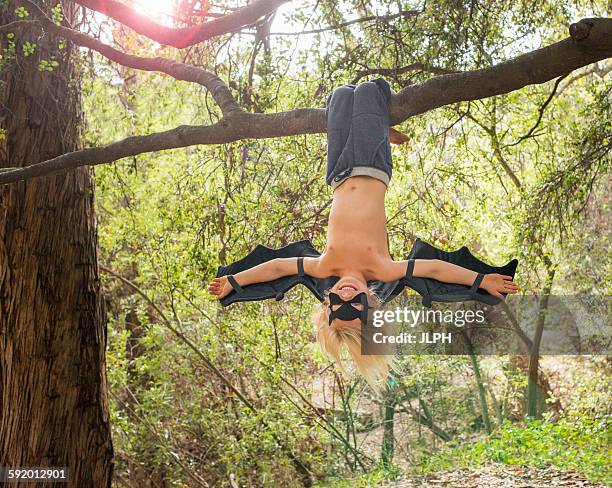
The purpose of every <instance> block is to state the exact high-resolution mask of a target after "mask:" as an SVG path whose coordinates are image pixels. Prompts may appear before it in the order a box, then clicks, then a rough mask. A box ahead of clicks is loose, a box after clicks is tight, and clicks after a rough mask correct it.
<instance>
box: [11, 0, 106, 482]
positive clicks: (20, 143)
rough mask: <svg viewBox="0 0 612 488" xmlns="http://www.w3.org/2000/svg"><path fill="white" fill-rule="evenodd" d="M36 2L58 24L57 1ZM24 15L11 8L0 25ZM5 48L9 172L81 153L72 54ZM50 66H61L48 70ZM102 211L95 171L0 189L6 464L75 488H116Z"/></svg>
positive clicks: (42, 47)
mask: <svg viewBox="0 0 612 488" xmlns="http://www.w3.org/2000/svg"><path fill="white" fill-rule="evenodd" d="M37 3H38V4H39V5H41V7H42V8H43V9H44V10H45V11H46V12H47V13H48V14H50V13H51V11H50V7H52V6H53V5H54V4H55V3H56V2H55V1H51V0H41V1H39V2H37ZM15 7H16V5H15V2H14V0H9V1H8V2H3V10H0V24H7V23H9V22H12V21H14V20H18V17H17V16H16V14H15ZM0 8H2V7H0ZM75 13H76V10H75V7H74V6H73V5H72V4H70V3H69V2H65V4H64V15H65V17H66V20H67V21H68V22H70V23H72V22H74V20H75V17H76V15H75ZM0 38H1V43H2V44H1V47H2V54H3V58H2V61H1V62H2V71H1V73H0V81H1V83H2V90H0V124H1V125H0V127H1V128H2V129H3V130H4V132H3V134H4V137H2V138H0V139H2V140H1V141H0V168H1V167H7V166H8V165H11V166H23V165H25V164H29V163H30V162H31V161H44V160H46V159H48V158H50V157H54V156H56V155H59V154H63V153H65V152H69V151H74V150H78V149H80V148H81V147H80V142H79V140H80V136H81V127H82V112H81V100H80V93H79V76H78V69H77V68H75V67H74V65H73V64H72V62H71V60H70V57H71V54H72V52H73V51H74V49H73V47H72V46H71V45H70V44H68V45H67V46H65V47H64V48H58V45H57V44H58V43H57V40H56V39H53V38H50V37H49V36H41V35H40V30H39V29H37V28H34V29H33V30H31V31H30V30H26V29H23V28H22V29H20V30H19V31H17V32H16V33H15V37H14V39H13V41H15V45H16V46H15V57H14V58H11V57H10V51H11V49H10V40H8V39H7V38H6V37H5V36H4V35H2V36H0ZM25 40H29V41H30V42H33V43H35V44H36V50H35V52H34V53H33V54H30V55H29V56H25V55H24V52H23V43H24V41H25ZM52 56H54V57H55V59H56V60H57V62H58V63H59V66H57V67H55V69H53V71H44V70H43V71H40V70H39V63H40V62H41V60H46V61H47V62H51V61H52V60H53V58H52ZM93 203H94V202H93V182H92V181H91V175H90V170H89V169H87V168H79V169H77V170H75V171H71V172H69V173H65V174H62V175H58V176H52V177H45V178H40V179H37V180H36V181H27V182H19V183H15V184H12V185H8V186H3V187H2V188H0V466H11V467H30V466H65V467H68V469H69V476H70V486H75V487H105V486H110V481H111V466H112V456H113V450H112V444H111V437H110V426H109V414H108V398H107V391H106V373H105V361H104V349H105V344H106V325H105V313H104V307H103V303H102V300H101V293H100V282H99V277H98V264H97V230H96V220H95V216H94V207H93ZM41 486H42V485H41ZM45 486H48V484H46V485H45Z"/></svg>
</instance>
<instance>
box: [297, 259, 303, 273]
mask: <svg viewBox="0 0 612 488" xmlns="http://www.w3.org/2000/svg"><path fill="white" fill-rule="evenodd" d="M297 269H298V275H300V276H304V256H300V257H298V258H297Z"/></svg>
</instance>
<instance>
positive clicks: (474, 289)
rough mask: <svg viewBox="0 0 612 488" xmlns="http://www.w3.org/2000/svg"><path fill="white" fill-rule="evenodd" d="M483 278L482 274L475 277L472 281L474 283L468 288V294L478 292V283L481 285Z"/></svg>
mask: <svg viewBox="0 0 612 488" xmlns="http://www.w3.org/2000/svg"><path fill="white" fill-rule="evenodd" d="M483 278H484V274H483V273H478V275H477V276H476V279H475V280H474V283H472V287H471V288H470V293H476V291H478V288H479V287H480V283H482V280H483Z"/></svg>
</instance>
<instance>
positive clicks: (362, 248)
mask: <svg viewBox="0 0 612 488" xmlns="http://www.w3.org/2000/svg"><path fill="white" fill-rule="evenodd" d="M386 190H387V187H386V186H385V184H384V183H383V182H381V181H380V180H377V179H375V178H370V177H368V176H354V177H352V178H348V179H347V180H346V181H344V182H343V183H342V184H341V185H340V186H339V187H337V188H336V189H335V190H334V198H333V203H332V208H331V211H330V214H329V224H328V234H327V245H326V247H325V251H324V253H323V254H322V255H321V257H320V258H319V263H318V265H319V266H318V267H319V270H320V271H322V272H323V274H327V273H329V275H332V276H334V275H335V276H343V275H345V274H347V272H348V273H350V272H355V271H359V272H360V274H361V273H363V277H364V278H365V279H366V280H375V279H381V276H380V275H381V271H382V270H383V269H385V267H386V266H388V265H389V264H390V262H391V261H392V257H391V255H390V254H389V248H388V242H387V218H386V213H385V192H386Z"/></svg>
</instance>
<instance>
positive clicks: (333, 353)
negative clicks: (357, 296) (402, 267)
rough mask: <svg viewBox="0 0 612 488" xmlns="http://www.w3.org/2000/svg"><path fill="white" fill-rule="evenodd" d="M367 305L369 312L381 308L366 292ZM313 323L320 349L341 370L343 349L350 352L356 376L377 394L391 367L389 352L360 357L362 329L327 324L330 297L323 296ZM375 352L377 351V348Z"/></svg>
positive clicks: (315, 311)
mask: <svg viewBox="0 0 612 488" xmlns="http://www.w3.org/2000/svg"><path fill="white" fill-rule="evenodd" d="M368 304H369V306H370V308H371V309H372V308H373V309H380V307H381V306H382V302H381V301H380V299H379V298H378V297H377V296H376V295H375V294H374V293H373V292H372V290H368ZM313 321H314V323H315V326H316V334H317V342H318V343H319V345H320V346H321V349H323V351H324V352H325V353H326V354H327V355H328V356H329V357H330V358H331V359H332V360H334V361H336V362H337V363H338V365H339V366H340V367H341V368H342V354H343V352H342V351H343V349H344V348H346V350H347V351H348V353H349V356H350V357H351V359H352V360H353V362H354V364H355V367H356V368H357V371H358V372H359V374H360V375H361V376H362V377H363V378H364V379H365V380H366V381H367V382H368V384H369V385H370V386H371V387H372V389H374V391H376V392H380V391H381V390H382V389H383V388H384V386H385V384H386V380H387V377H388V375H389V372H390V369H391V368H392V366H393V364H392V363H393V355H392V351H391V350H389V351H385V352H388V354H382V355H373V354H371V355H365V354H364V355H362V354H361V342H362V336H361V327H360V326H357V327H355V326H353V325H349V324H347V323H344V322H341V321H338V320H334V321H333V322H332V323H331V325H328V324H329V298H328V297H327V295H326V297H325V299H324V301H323V302H322V303H319V304H317V305H316V306H315V309H314V313H313ZM377 349H380V347H379V346H377Z"/></svg>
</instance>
